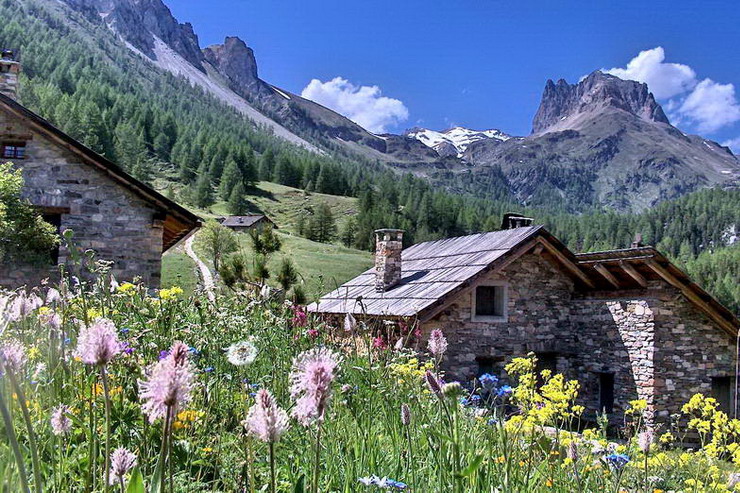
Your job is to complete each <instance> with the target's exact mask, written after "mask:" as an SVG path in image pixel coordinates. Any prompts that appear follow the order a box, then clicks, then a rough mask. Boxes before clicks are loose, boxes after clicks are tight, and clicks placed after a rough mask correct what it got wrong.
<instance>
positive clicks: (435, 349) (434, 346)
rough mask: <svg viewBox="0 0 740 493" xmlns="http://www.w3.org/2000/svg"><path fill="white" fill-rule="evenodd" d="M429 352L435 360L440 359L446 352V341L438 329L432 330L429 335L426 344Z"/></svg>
mask: <svg viewBox="0 0 740 493" xmlns="http://www.w3.org/2000/svg"><path fill="white" fill-rule="evenodd" d="M427 347H428V348H429V352H430V353H432V354H433V355H434V357H435V358H437V359H441V358H442V356H443V355H444V354H445V352H446V351H447V339H446V338H445V335H444V334H443V333H442V331H441V330H440V329H434V330H433V331H432V333H431V334H429V342H428V343H427Z"/></svg>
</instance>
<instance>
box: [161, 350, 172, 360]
mask: <svg viewBox="0 0 740 493" xmlns="http://www.w3.org/2000/svg"><path fill="white" fill-rule="evenodd" d="M169 355H170V352H169V351H167V350H166V349H163V350H161V351H160V352H159V360H160V361H162V360H163V359H165V358H166V357H167V356H169Z"/></svg>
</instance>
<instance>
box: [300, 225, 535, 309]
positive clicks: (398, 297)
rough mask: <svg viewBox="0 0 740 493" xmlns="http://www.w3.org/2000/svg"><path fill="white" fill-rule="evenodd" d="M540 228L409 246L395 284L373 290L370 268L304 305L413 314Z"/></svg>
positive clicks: (479, 271)
mask: <svg viewBox="0 0 740 493" xmlns="http://www.w3.org/2000/svg"><path fill="white" fill-rule="evenodd" d="M541 229H542V226H530V227H525V228H515V229H508V230H503V231H494V232H491V233H479V234H474V235H469V236H460V237H457V238H448V239H444V240H437V241H429V242H425V243H419V244H416V245H413V246H411V247H409V248H407V249H406V250H404V251H403V253H402V256H401V259H402V261H401V282H400V283H399V284H397V285H396V286H394V287H392V288H390V289H388V290H387V291H385V292H383V293H378V292H376V291H375V269H374V268H372V269H369V270H367V271H365V272H364V273H362V274H360V275H359V276H357V277H356V278H354V279H352V280H351V281H349V282H347V283H345V284H343V285H342V286H340V287H339V288H338V289H336V290H334V291H332V292H331V293H329V294H327V295H326V296H324V297H322V298H321V299H320V300H319V302H318V303H314V304H312V305H310V306H309V307H308V309H309V310H310V311H313V312H321V313H347V312H351V313H356V314H367V315H386V316H395V317H409V316H414V315H417V314H419V312H421V311H422V310H424V309H426V308H429V307H430V306H431V305H432V304H434V303H436V302H437V301H438V300H440V299H441V298H443V297H445V296H447V295H448V294H450V293H451V292H453V291H454V290H456V289H457V288H460V287H461V286H463V284H464V283H466V282H467V281H469V280H470V279H472V278H474V277H475V276H477V275H478V274H480V273H482V272H484V271H486V270H487V269H488V268H489V267H490V266H491V265H492V264H493V263H494V262H495V261H496V260H498V259H500V258H502V257H503V256H504V255H506V254H507V253H508V252H510V251H511V250H512V249H514V248H515V247H517V246H518V245H520V244H522V243H524V242H525V241H527V240H528V239H530V238H532V237H533V236H535V235H536V234H537V233H538V232H539V231H540V230H541ZM358 298H359V299H361V302H358Z"/></svg>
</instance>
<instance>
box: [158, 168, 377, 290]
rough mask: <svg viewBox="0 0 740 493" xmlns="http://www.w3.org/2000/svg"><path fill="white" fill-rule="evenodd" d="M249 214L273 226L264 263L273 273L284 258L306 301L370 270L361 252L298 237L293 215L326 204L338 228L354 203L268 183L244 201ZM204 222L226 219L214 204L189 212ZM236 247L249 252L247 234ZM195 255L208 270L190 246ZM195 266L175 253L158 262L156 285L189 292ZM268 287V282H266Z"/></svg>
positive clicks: (194, 281)
mask: <svg viewBox="0 0 740 493" xmlns="http://www.w3.org/2000/svg"><path fill="white" fill-rule="evenodd" d="M248 200H249V202H250V204H252V206H253V209H252V212H254V213H261V214H266V215H267V216H268V217H269V218H270V219H272V220H273V221H274V222H275V224H277V226H278V230H277V232H278V236H279V237H280V240H281V241H282V245H283V247H282V249H281V251H280V252H278V253H276V254H275V255H273V256H272V258H271V259H270V263H269V267H270V271H271V272H276V271H277V269H278V267H279V265H280V262H281V261H282V259H283V258H284V257H288V258H290V259H291V260H292V261H293V263H294V265H295V267H296V268H297V270H298V272H299V273H300V275H301V279H302V282H303V287H304V288H305V291H306V294H307V295H308V296H309V297H310V298H312V299H313V298H314V297H316V296H318V295H320V294H323V293H325V292H327V291H329V290H331V289H333V288H334V287H336V286H338V285H340V284H343V283H344V282H346V281H348V280H349V279H352V278H353V277H355V276H356V275H358V274H360V273H361V272H364V271H365V270H367V269H368V268H370V267H371V266H372V263H373V260H372V254H371V253H370V252H366V251H363V250H356V249H353V248H345V247H344V246H341V245H338V244H326V243H318V242H315V241H311V240H308V239H306V238H302V237H300V236H298V234H297V232H296V221H297V218H298V215H299V214H302V213H307V214H310V213H311V211H313V210H314V209H315V208H316V207H318V206H319V205H320V204H321V203H327V204H329V206H330V207H331V209H332V212H333V213H334V215H335V217H336V219H337V224H338V226H339V227H341V225H342V224H343V223H344V221H346V220H347V218H349V217H351V216H352V215H353V214H355V213H356V205H357V199H354V198H350V197H339V196H336V195H326V194H320V193H311V194H307V193H305V192H304V191H303V190H299V189H296V188H291V187H286V186H284V185H278V184H275V183H269V182H260V183H258V185H257V188H256V190H255V191H253V192H252V193H250V195H249V196H248ZM195 212H196V213H197V214H199V215H200V216H201V217H203V218H204V219H210V218H215V217H219V216H225V215H228V212H227V208H226V204H225V203H223V202H219V203H216V204H214V205H213V206H212V207H211V208H209V209H208V210H205V211H203V210H200V211H195ZM239 243H240V245H241V246H242V248H244V249H245V251H246V252H248V253H249V254H251V253H252V249H251V244H250V239H249V235H247V234H239ZM195 250H196V252H197V253H198V255H199V256H200V257H201V259H202V260H203V261H204V262H206V264H208V265H209V266H210V265H211V262H210V260H209V259H208V257H207V255H205V253H204V252H203V250H202V247H201V246H200V245H199V244H198V242H197V241H196V243H195ZM197 282H198V277H197V273H196V271H195V264H194V263H193V262H192V260H191V259H190V258H189V257H187V255H185V252H184V251H183V250H182V249H181V248H177V249H175V250H173V251H172V252H170V253H167V254H166V255H165V256H164V257H163V258H162V286H163V287H168V286H171V285H179V286H181V287H182V288H183V289H185V290H186V291H188V292H190V291H192V289H193V288H194V287H195V286H196V285H197ZM271 284H274V282H271Z"/></svg>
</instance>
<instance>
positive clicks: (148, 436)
mask: <svg viewBox="0 0 740 493" xmlns="http://www.w3.org/2000/svg"><path fill="white" fill-rule="evenodd" d="M101 265H102V266H101ZM101 265H99V266H98V268H97V269H96V274H95V276H94V277H92V278H90V280H87V281H83V280H80V279H78V278H77V277H74V276H69V275H65V276H63V277H62V281H61V282H60V283H59V284H56V285H50V284H49V285H44V286H38V287H34V288H32V289H24V290H17V291H14V292H6V293H3V294H2V295H1V296H0V314H2V316H0V372H1V374H2V377H0V381H1V382H2V384H1V385H0V412H1V414H2V424H0V426H1V427H2V431H3V434H2V437H3V438H2V439H0V491H3V492H28V491H33V492H35V493H38V492H115V493H119V492H129V493H141V492H145V491H148V492H159V493H164V492H201V491H209V492H216V491H218V492H221V491H224V492H250V493H252V492H296V493H297V492H312V493H317V492H356V491H358V492H362V491H368V492H371V491H383V490H388V491H416V492H456V493H457V492H529V491H532V492H569V493H571V492H574V491H577V492H615V493H616V492H647V493H659V492H664V491H685V492H727V491H740V486H738V484H740V476H738V475H737V474H735V473H734V472H733V471H734V470H735V466H734V463H739V462H740V446H738V443H739V440H738V439H739V438H740V421H737V420H734V419H730V418H729V417H728V416H727V415H726V414H724V413H722V412H721V411H719V410H718V405H717V403H716V402H715V401H714V400H713V399H711V398H707V397H704V396H701V395H697V396H695V397H694V398H692V399H691V401H690V402H688V403H687V404H686V406H685V407H684V415H683V416H682V417H681V419H680V420H678V421H677V423H684V425H683V426H676V427H673V428H671V429H650V428H648V427H647V426H645V421H644V416H645V414H644V413H645V412H646V408H647V406H646V403H645V402H644V401H633V402H632V403H631V408H630V409H629V411H628V418H627V420H626V421H625V423H624V426H622V427H619V429H614V428H612V429H607V426H606V424H605V423H606V421H605V419H603V417H602V418H599V419H597V420H596V421H595V422H594V421H593V420H589V419H587V417H586V416H584V409H583V407H581V406H579V405H578V390H579V386H578V382H576V381H571V380H567V379H566V378H564V377H563V376H562V375H557V374H550V373H549V372H548V371H544V372H542V373H541V374H539V375H537V374H536V372H535V368H536V361H535V359H534V357H533V356H531V355H521V357H519V358H514V359H512V360H511V361H510V362H509V363H508V365H507V367H506V374H505V375H492V374H484V375H481V376H480V377H479V378H477V379H475V380H473V381H469V382H454V381H448V380H447V379H446V377H445V374H444V371H443V369H444V357H445V352H446V350H447V345H448V341H447V338H446V336H445V334H444V333H443V332H442V331H439V330H435V331H433V332H432V334H431V335H430V337H429V338H428V341H427V340H424V341H422V339H421V334H419V333H418V332H417V331H416V329H415V328H414V327H413V326H411V327H409V326H406V325H404V324H401V323H397V322H387V323H380V322H378V323H377V324H371V323H369V322H368V323H365V322H362V321H358V320H355V319H354V318H353V317H352V316H347V317H346V318H345V319H344V320H340V321H339V322H338V323H336V324H330V323H328V322H327V321H325V320H321V319H318V318H315V317H313V316H312V315H310V314H307V313H306V312H305V310H304V309H303V308H302V307H299V306H292V305H291V304H290V303H286V302H285V301H283V300H281V299H280V297H279V296H277V295H275V294H271V293H270V292H269V290H262V291H261V292H254V293H240V294H239V295H221V296H218V297H216V299H215V300H213V301H209V300H208V298H207V297H205V296H199V295H195V296H193V297H190V298H186V297H185V296H184V294H183V292H182V290H180V289H178V288H171V289H161V290H149V289H148V288H147V287H146V286H142V285H138V284H133V283H124V284H120V285H119V284H118V283H117V282H116V281H115V279H113V278H112V276H110V275H109V274H108V273H107V272H106V269H105V267H104V265H103V264H101ZM688 437H694V439H695V440H696V442H695V443H694V442H692V443H693V445H692V447H693V448H688V447H687V446H686V445H687V444H688V443H689V441H688Z"/></svg>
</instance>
